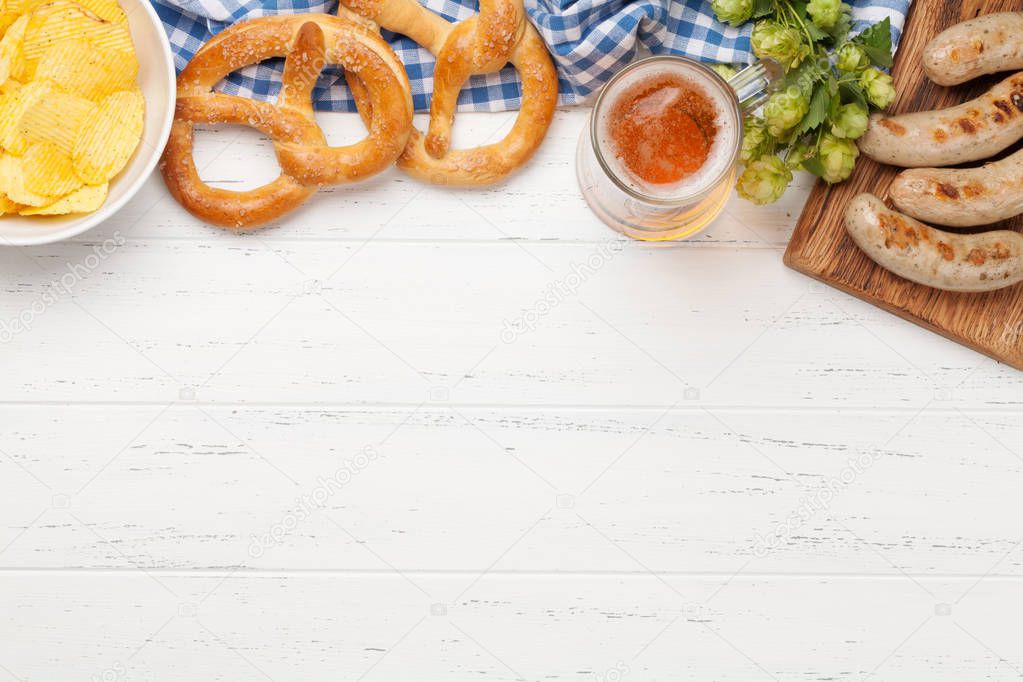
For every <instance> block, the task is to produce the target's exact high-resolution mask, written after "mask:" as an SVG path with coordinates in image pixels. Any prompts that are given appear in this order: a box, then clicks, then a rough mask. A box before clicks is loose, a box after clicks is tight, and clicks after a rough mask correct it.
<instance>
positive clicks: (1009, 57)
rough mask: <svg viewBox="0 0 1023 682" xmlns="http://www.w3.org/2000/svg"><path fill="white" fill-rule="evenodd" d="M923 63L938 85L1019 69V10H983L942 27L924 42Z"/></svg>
mask: <svg viewBox="0 0 1023 682" xmlns="http://www.w3.org/2000/svg"><path fill="white" fill-rule="evenodd" d="M923 65H924V72H925V73H926V74H927V77H928V78H930V79H931V80H932V81H934V82H935V83H937V84H938V85H957V84H959V83H965V82H966V81H968V80H971V79H973V78H976V77H977V76H983V75H984V74H987V73H998V72H999V71H1015V70H1017V69H1023V12H996V13H995V14H985V15H984V16H981V17H977V18H976V19H970V20H969V21H964V22H962V23H960V24H956V25H955V26H952V27H951V28H947V29H945V30H944V31H942V32H941V33H939V34H938V35H937V36H935V37H934V39H933V40H931V42H929V43H927V47H925V48H924V53H923Z"/></svg>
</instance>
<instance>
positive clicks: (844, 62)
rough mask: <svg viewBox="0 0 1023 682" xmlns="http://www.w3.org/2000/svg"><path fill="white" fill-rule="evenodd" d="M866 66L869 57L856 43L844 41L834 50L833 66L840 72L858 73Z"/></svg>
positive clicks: (868, 64) (868, 63)
mask: <svg viewBox="0 0 1023 682" xmlns="http://www.w3.org/2000/svg"><path fill="white" fill-rule="evenodd" d="M868 66H870V57H868V56H867V52H866V50H864V49H863V48H862V47H860V46H859V45H857V44H856V43H846V44H845V45H842V46H841V47H840V48H838V50H837V51H836V52H835V68H836V69H838V70H839V71H840V72H842V73H859V72H860V71H863V70H864V69H865V68H867V67H868Z"/></svg>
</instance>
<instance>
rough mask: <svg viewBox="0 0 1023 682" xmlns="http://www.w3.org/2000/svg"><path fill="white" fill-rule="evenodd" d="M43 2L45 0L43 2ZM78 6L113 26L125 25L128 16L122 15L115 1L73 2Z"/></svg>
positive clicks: (79, 0)
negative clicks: (111, 23)
mask: <svg viewBox="0 0 1023 682" xmlns="http://www.w3.org/2000/svg"><path fill="white" fill-rule="evenodd" d="M43 1H44V2H45V1H46V0H43ZM75 1H76V2H77V3H78V4H79V5H81V6H82V7H84V8H85V9H87V10H88V11H90V12H92V13H93V14H95V15H96V16H97V17H99V18H100V19H102V20H103V21H110V22H113V23H115V24H127V23H128V15H127V14H125V13H124V10H123V9H121V6H120V5H118V4H117V2H116V0H75Z"/></svg>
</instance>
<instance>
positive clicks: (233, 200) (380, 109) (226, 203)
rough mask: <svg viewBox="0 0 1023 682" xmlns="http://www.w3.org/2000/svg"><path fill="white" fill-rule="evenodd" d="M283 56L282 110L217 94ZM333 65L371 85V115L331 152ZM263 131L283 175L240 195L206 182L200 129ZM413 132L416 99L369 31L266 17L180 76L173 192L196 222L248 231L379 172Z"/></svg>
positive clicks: (208, 50) (170, 161)
mask: <svg viewBox="0 0 1023 682" xmlns="http://www.w3.org/2000/svg"><path fill="white" fill-rule="evenodd" d="M271 57H285V58H286V61H285V66H284V75H283V78H282V86H281V91H280V94H279V95H278V98H277V103H276V104H269V103H264V102H256V101H254V100H250V99H246V98H243V97H236V96H233V95H225V94H222V93H216V92H213V86H214V85H216V84H217V83H219V82H220V81H221V80H222V79H223V78H224V77H226V76H227V75H228V74H230V73H231V72H233V71H235V70H237V69H239V68H241V67H243V66H246V65H249V64H255V63H258V62H261V61H263V60H265V59H269V58H271ZM327 64H340V65H341V66H343V67H344V68H345V71H346V73H349V74H352V76H353V77H355V78H358V79H359V82H360V84H362V86H363V96H364V97H365V100H364V102H365V105H366V106H368V107H372V111H373V120H372V123H371V124H369V125H367V127H368V128H369V135H368V136H367V137H366V138H365V139H363V140H362V141H360V142H356V143H355V144H351V145H347V146H343V147H330V146H327V144H326V140H325V138H324V136H323V132H322V131H321V130H320V128H319V126H318V125H316V120H315V118H314V114H313V105H312V91H313V87H314V86H315V85H316V80H317V78H319V75H320V71H322V69H323V67H324V66H326V65H327ZM195 123H233V124H237V125H244V126H249V127H251V128H255V129H257V130H259V131H260V132H262V133H263V134H265V135H267V136H268V137H269V138H270V139H271V140H273V143H274V149H275V151H276V153H277V160H278V163H279V164H280V166H281V174H280V175H279V176H278V178H277V179H276V180H274V181H273V182H271V183H270V184H268V185H264V186H262V187H258V188H256V189H253V190H248V191H243V192H235V191H231V190H225V189H219V188H214V187H210V186H209V185H207V184H206V183H204V182H203V181H202V179H201V178H200V177H199V173H198V171H197V170H196V168H195V160H194V158H193V155H192V138H193V124H195ZM411 132H412V95H411V87H410V86H409V82H408V77H407V75H406V74H405V69H404V68H403V67H402V65H401V62H400V61H399V60H398V57H397V56H396V55H395V54H394V52H393V51H392V50H391V48H390V46H388V45H387V43H385V42H384V41H383V40H382V39H381V38H380V36H379V35H378V34H377V33H376V32H374V31H372V30H370V29H368V28H367V27H366V26H365V25H363V24H361V23H358V22H353V21H349V20H346V19H343V18H339V17H332V16H328V15H319V14H317V15H313V14H305V15H291V16H273V17H262V18H259V19H253V20H250V21H246V22H242V23H239V24H236V25H235V26H232V27H230V28H228V29H226V30H225V31H223V32H222V33H220V34H218V35H216V36H215V37H214V38H212V39H211V40H210V41H209V42H208V43H206V45H204V46H203V47H202V48H201V49H200V50H199V51H198V52H197V53H196V54H195V56H194V57H193V58H192V61H191V62H189V64H188V66H186V67H185V69H184V71H182V72H181V74H180V75H179V76H178V91H177V107H176V110H175V119H174V124H173V127H172V128H171V135H170V140H169V142H168V144H167V148H166V150H165V152H164V156H163V159H162V161H161V170H162V172H163V177H164V180H165V182H166V183H167V187H168V188H169V189H170V192H171V194H172V195H173V196H174V198H175V199H177V200H178V202H179V203H181V204H182V205H183V206H184V207H185V208H186V209H188V210H189V211H190V212H191V213H192V214H193V215H195V216H197V217H198V218H201V219H202V220H205V221H207V222H210V223H213V224H215V225H220V226H222V227H227V228H232V229H248V228H252V227H256V226H259V225H262V224H264V223H267V222H269V221H271V220H274V219H276V218H279V217H280V216H282V215H284V214H285V213H288V212H289V211H292V210H294V209H295V208H297V207H298V206H300V205H301V204H302V203H303V202H304V201H305V200H306V199H308V198H309V197H310V196H312V194H313V193H315V192H316V190H317V188H318V187H320V186H323V185H330V184H338V183H342V182H351V181H353V180H358V179H361V178H365V177H368V176H370V175H373V174H374V173H378V172H380V171H382V170H384V169H385V168H387V167H388V166H390V165H391V164H392V163H394V161H395V159H397V158H398V156H399V155H400V154H401V153H402V150H403V149H404V148H405V146H406V144H407V142H408V140H409V136H410V134H411Z"/></svg>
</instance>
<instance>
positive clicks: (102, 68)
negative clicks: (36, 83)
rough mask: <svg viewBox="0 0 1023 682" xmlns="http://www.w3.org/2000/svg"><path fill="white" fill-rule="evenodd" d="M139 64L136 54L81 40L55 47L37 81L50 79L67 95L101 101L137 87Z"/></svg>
mask: <svg viewBox="0 0 1023 682" xmlns="http://www.w3.org/2000/svg"><path fill="white" fill-rule="evenodd" d="M138 72H139V63H138V60H137V59H136V58H135V55H134V54H126V53H124V52H118V51H115V50H109V49H103V48H99V47H96V46H94V45H92V44H90V43H88V42H86V41H85V40H82V39H81V38H72V39H70V40H65V41H63V42H60V43H57V44H56V45H53V46H51V47H50V48H49V49H47V50H46V52H44V53H43V56H42V57H41V58H40V60H39V64H38V65H37V66H36V70H35V75H34V78H35V79H37V80H50V81H53V82H54V83H56V84H57V86H58V87H60V88H61V89H62V90H64V92H68V93H71V94H72V95H78V96H79V97H85V98H86V99H91V100H94V101H97V102H98V101H99V100H101V99H103V98H104V97H106V96H107V95H109V94H111V93H113V92H117V91H118V90H128V89H129V88H131V87H132V86H133V85H134V84H135V77H136V76H137V75H138Z"/></svg>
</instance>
